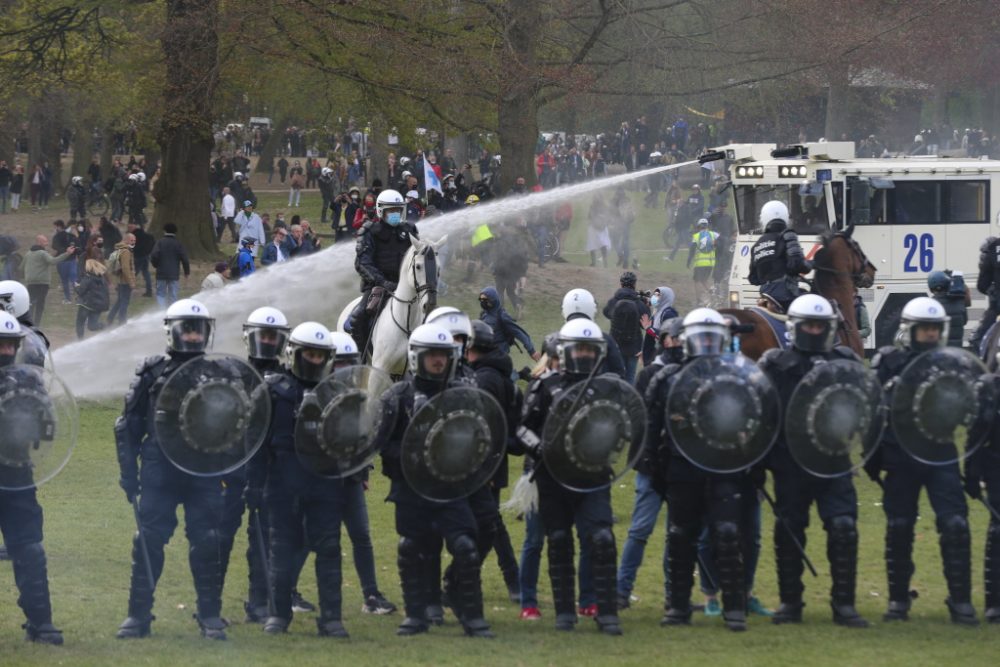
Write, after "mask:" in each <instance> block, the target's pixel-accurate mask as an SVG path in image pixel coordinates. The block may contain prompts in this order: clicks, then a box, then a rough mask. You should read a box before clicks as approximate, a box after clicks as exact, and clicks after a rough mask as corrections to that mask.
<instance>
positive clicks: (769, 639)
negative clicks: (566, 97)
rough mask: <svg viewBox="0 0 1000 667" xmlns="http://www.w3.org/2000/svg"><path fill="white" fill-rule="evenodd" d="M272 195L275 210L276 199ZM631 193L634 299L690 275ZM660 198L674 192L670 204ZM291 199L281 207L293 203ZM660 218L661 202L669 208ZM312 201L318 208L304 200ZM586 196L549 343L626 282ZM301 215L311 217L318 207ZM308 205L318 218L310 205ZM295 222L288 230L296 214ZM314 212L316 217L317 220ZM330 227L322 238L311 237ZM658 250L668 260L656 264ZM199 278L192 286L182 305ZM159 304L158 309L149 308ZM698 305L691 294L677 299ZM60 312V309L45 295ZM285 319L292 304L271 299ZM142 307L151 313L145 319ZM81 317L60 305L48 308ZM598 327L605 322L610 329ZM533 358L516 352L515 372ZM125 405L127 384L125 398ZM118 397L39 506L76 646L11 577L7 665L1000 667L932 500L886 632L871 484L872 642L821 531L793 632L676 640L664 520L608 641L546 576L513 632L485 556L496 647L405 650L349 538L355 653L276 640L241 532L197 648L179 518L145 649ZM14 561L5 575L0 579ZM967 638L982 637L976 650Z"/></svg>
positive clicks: (154, 344)
mask: <svg viewBox="0 0 1000 667" xmlns="http://www.w3.org/2000/svg"><path fill="white" fill-rule="evenodd" d="M310 195H311V196H312V198H313V199H314V200H315V201H314V202H312V203H313V204H318V194H316V193H306V194H305V195H304V196H303V202H304V204H305V203H308V202H310V201H311V199H310ZM285 196H286V195H278V194H274V195H272V194H270V193H262V199H263V201H262V207H261V208H262V210H269V211H272V212H273V211H276V210H287V209H282V208H281V207H280V206H277V205H276V204H280V203H282V202H281V201H280V200H283V199H284V197H285ZM268 197H275V198H276V199H275V200H274V203H271V202H270V200H269V199H267V198H268ZM633 197H636V198H637V200H636V202H635V203H636V210H637V213H638V215H639V220H640V221H639V223H637V225H636V228H635V231H634V233H633V245H634V246H635V247H637V248H639V249H640V252H641V251H643V250H644V251H645V252H646V253H647V254H649V255H650V257H651V258H652V259H651V260H650V261H647V260H645V259H644V258H643V257H644V255H643V254H640V255H639V256H640V262H641V263H642V266H641V269H640V271H639V276H640V286H642V287H645V286H647V285H648V286H655V285H659V284H671V285H672V284H675V283H680V284H683V283H684V281H685V278H683V277H681V276H678V275H677V274H676V273H671V272H670V271H671V270H680V269H679V267H678V266H677V265H676V263H675V264H674V265H668V264H667V263H665V262H664V261H663V260H662V250H661V247H662V245H657V244H661V242H660V241H659V238H660V233H661V232H662V219H663V218H662V217H661V216H662V212H661V210H659V209H658V210H657V211H656V212H655V213H654V212H653V211H649V212H647V211H646V210H644V209H642V208H641V199H638V197H640V195H638V194H633ZM661 200H662V196H661ZM284 202H287V200H284ZM661 205H662V201H661ZM310 206H312V204H310ZM585 206H586V199H585V198H582V200H581V201H580V202H578V205H577V212H576V217H575V220H574V224H573V230H572V232H571V234H570V236H569V242H568V243H567V251H568V253H569V254H568V258H569V259H570V263H569V264H565V265H556V264H550V265H547V266H545V267H543V268H541V269H539V268H538V267H536V266H535V265H532V266H531V269H530V272H529V287H528V290H527V291H526V295H525V296H526V308H525V312H524V316H523V318H522V322H521V323H522V324H523V325H524V326H525V327H526V328H527V330H528V331H529V332H530V333H531V334H532V335H533V337H534V338H535V340H536V341H540V339H541V337H542V335H543V334H544V333H545V332H547V331H551V330H554V329H556V328H558V326H559V324H560V322H561V316H560V313H559V310H558V307H555V304H557V303H558V302H559V300H560V299H561V297H562V294H563V293H564V292H565V291H566V290H567V289H569V288H570V287H575V286H585V287H588V288H590V289H591V290H592V291H594V293H595V295H596V297H597V300H598V302H599V303H603V301H604V300H605V299H606V298H607V297H608V296H610V295H611V293H612V292H613V290H614V288H615V287H617V275H618V270H615V269H613V268H609V269H602V268H595V269H592V268H590V267H589V266H586V265H587V264H589V258H588V257H586V256H585V255H575V254H572V253H573V252H576V251H580V250H582V240H581V239H582V238H584V237H585V224H586V223H585V221H586V208H585ZM306 208H307V207H306V206H304V207H303V210H306ZM312 208H313V210H315V209H317V208H318V205H316V206H312ZM286 217H289V218H290V215H287V216H286ZM317 217H318V216H315V215H313V218H310V219H311V220H314V219H315V218H317ZM314 226H315V227H316V228H317V229H319V226H318V225H314ZM653 253H657V254H658V255H659V258H657V255H655V254H653ZM463 271H464V267H462V266H456V267H455V270H454V271H453V272H452V274H449V275H448V276H447V277H448V278H449V282H450V284H451V289H452V291H451V292H450V293H449V295H448V296H447V297H446V298H443V299H442V300H441V301H442V303H444V304H454V305H457V306H459V307H461V308H465V309H467V310H468V311H469V312H470V313H476V312H477V309H476V307H475V306H476V297H477V295H478V291H479V289H481V287H482V286H484V285H486V284H489V283H490V282H492V279H491V278H490V277H489V276H487V275H480V276H477V277H476V278H475V279H474V280H472V281H464V280H462V279H461V278H462V272H463ZM199 282H200V277H199V278H198V280H197V281H195V280H192V281H191V283H190V284H189V286H188V290H186V291H185V293H188V292H190V291H192V289H193V288H196V287H197V284H198V283H199ZM144 301H148V300H144ZM679 301H680V304H681V306H682V309H683V308H684V307H686V303H685V300H684V298H683V294H682V295H681V296H680V298H679ZM50 304H52V301H51V299H50ZM274 305H278V306H280V304H274ZM147 307H148V306H147ZM61 309H64V310H66V311H70V310H71V309H70V308H69V307H62V306H56V307H53V310H61ZM46 318H47V322H46V329H47V330H49V331H50V333H51V334H54V335H53V337H54V338H56V339H65V338H66V337H67V334H68V331H67V327H71V325H72V321H71V318H70V313H69V312H60V313H57V314H55V315H54V316H53V317H52V319H51V320H50V319H49V316H48V315H47V316H46ZM599 321H601V323H602V324H603V325H604V326H607V323H606V321H604V320H602V319H600V318H599ZM161 349H162V339H160V338H159V337H156V338H155V339H153V340H150V341H149V352H150V353H151V354H153V353H157V352H159V351H160V350H161ZM526 363H528V360H527V358H526V357H525V356H524V355H523V353H521V352H515V364H516V365H517V366H521V365H524V364H526ZM121 389H122V393H124V391H125V387H122V388H121ZM120 403H121V401H120V399H115V400H109V401H106V402H86V403H83V404H82V405H81V430H80V439H79V444H78V447H77V450H76V452H75V454H74V457H73V459H72V460H71V461H70V463H69V465H68V466H67V468H66V469H65V471H64V472H63V473H62V474H61V475H60V476H59V477H57V478H56V479H55V480H53V481H52V482H51V483H49V484H47V485H46V486H44V487H43V488H42V489H41V491H40V493H39V496H40V499H41V502H42V505H43V507H44V509H45V518H46V522H45V526H46V548H47V550H48V555H49V570H50V573H49V574H50V583H51V590H52V600H53V607H54V617H55V618H54V620H55V622H56V624H57V625H58V626H59V627H61V628H62V629H63V630H64V632H65V633H66V646H64V647H61V648H53V647H39V646H34V645H30V644H27V643H26V642H24V641H23V640H22V639H21V630H20V629H19V626H20V624H21V623H22V622H23V618H22V616H21V613H20V610H19V609H18V608H17V607H16V590H15V588H14V585H13V577H12V576H11V575H10V574H9V571H8V572H7V574H5V575H4V576H7V577H9V578H8V579H7V582H8V584H7V585H6V586H4V587H3V588H2V589H0V655H2V656H3V659H2V664H4V665H22V664H46V665H50V664H52V663H53V662H59V663H65V664H70V665H107V664H112V663H120V664H124V665H133V664H136V665H138V664H156V665H176V664H190V665H201V664H205V665H218V664H252V665H287V664H290V663H294V664H327V663H330V662H333V661H337V662H341V661H343V662H348V661H353V660H358V661H359V662H365V663H374V664H420V665H423V664H427V665H430V664H441V665H449V664H461V665H478V664H491V665H492V664H532V665H538V664H542V665H544V664H568V665H577V664H595V663H597V662H600V663H607V664H609V665H630V664H649V663H650V662H651V661H654V660H658V661H661V662H668V663H686V664H691V663H694V662H702V663H719V664H768V665H782V664H802V663H808V664H817V665H818V664H835V665H874V664H878V665H882V664H886V665H896V664H898V665H914V664H942V663H948V662H951V661H952V660H954V659H956V658H959V659H961V661H962V663H963V664H968V665H977V664H984V665H985V664H993V663H995V658H994V654H995V650H994V645H995V644H994V642H993V641H991V640H992V639H993V638H994V634H995V633H996V631H997V629H996V628H992V627H984V628H979V629H975V630H970V629H966V628H959V627H953V626H951V625H950V624H949V623H948V621H947V610H946V609H945V606H944V604H943V601H944V599H945V597H946V595H947V593H946V590H945V586H944V580H943V577H942V575H941V566H940V557H939V555H938V548H937V535H936V531H935V529H934V517H933V513H932V512H931V511H930V508H929V507H928V506H927V504H926V502H924V503H923V504H922V505H921V517H920V519H919V521H918V523H917V538H916V545H915V560H916V563H917V573H916V575H915V577H914V582H913V583H914V585H913V588H914V589H916V590H917V591H919V594H920V597H919V599H918V600H916V601H915V603H914V610H913V613H912V620H911V621H910V622H909V623H907V624H897V625H886V624H884V623H881V622H880V615H881V612H882V611H883V610H884V607H885V604H886V599H885V568H884V562H883V558H882V540H883V535H884V517H883V514H882V510H881V507H880V505H879V496H878V490H877V487H876V486H875V485H874V484H873V483H871V482H870V481H868V479H867V478H865V477H863V476H862V477H859V478H858V480H857V484H858V490H859V498H860V503H859V514H860V533H861V558H860V561H861V565H860V572H859V577H858V587H857V590H858V607H859V610H860V611H861V613H862V614H864V615H865V616H866V617H867V618H869V620H871V621H873V622H874V627H873V628H871V629H869V630H867V631H849V630H846V629H843V628H839V627H835V626H833V625H832V623H831V622H830V612H829V607H828V604H827V597H828V591H829V586H830V583H829V569H828V566H827V563H826V558H825V546H824V545H825V536H824V535H823V532H822V527H821V525H819V521H818V519H815V518H814V522H813V526H812V527H811V529H810V533H809V538H810V541H809V546H808V550H809V553H810V556H811V558H812V560H813V562H814V563H815V564H816V566H817V568H818V570H819V572H820V578H819V579H813V578H811V577H810V576H809V575H808V574H807V575H806V586H807V591H806V599H807V602H808V607H807V608H806V613H805V616H806V619H805V623H803V625H801V626H798V627H788V626H782V627H776V626H772V625H771V624H770V623H769V622H768V621H767V619H764V618H760V617H752V618H751V620H750V630H749V632H747V633H744V634H733V633H730V632H727V631H726V630H725V629H724V628H723V626H722V623H721V621H720V620H719V619H707V618H705V617H703V616H696V618H695V622H694V626H693V627H691V628H671V629H664V628H661V627H660V626H659V619H660V616H661V614H662V603H663V601H662V590H663V581H662V574H661V568H660V560H661V555H662V549H663V538H664V529H663V520H662V516H661V521H660V523H659V525H658V526H657V529H656V531H655V532H654V534H653V536H652V538H651V540H650V546H649V550H648V552H647V558H646V561H645V564H644V567H643V568H642V569H641V570H640V574H639V578H638V581H637V585H636V591H635V593H636V595H638V597H639V601H638V602H635V603H633V606H632V608H631V609H629V610H626V611H623V612H622V618H623V624H624V630H625V633H626V635H625V637H623V638H619V639H614V638H609V637H604V636H601V635H599V634H598V633H597V632H596V629H595V627H594V624H593V622H592V621H590V620H589V619H581V622H580V625H579V626H578V628H577V631H576V632H575V633H573V634H572V635H566V634H561V633H556V632H555V630H554V629H553V628H552V623H553V620H554V619H553V612H552V607H551V597H550V595H549V586H548V580H547V576H546V575H545V564H544V563H543V568H542V572H543V574H542V577H541V580H540V582H539V584H540V585H539V593H540V597H541V600H542V614H543V619H542V621H541V622H538V623H526V622H523V621H520V620H518V618H517V614H518V608H517V606H516V605H513V604H511V603H510V602H509V601H508V600H507V597H506V590H505V588H504V586H503V581H502V578H501V576H500V573H499V571H498V568H497V567H496V564H495V559H494V558H493V557H491V558H490V559H489V561H488V562H487V564H486V566H485V567H484V591H485V598H486V616H487V619H488V620H489V621H490V622H491V623H492V624H493V627H494V629H495V631H496V632H497V635H498V638H497V639H496V640H493V641H491V642H487V641H474V640H468V639H465V638H464V637H462V636H461V630H460V628H459V626H458V625H457V623H456V621H455V620H454V618H453V617H451V616H449V617H448V623H447V625H446V626H445V627H443V628H435V629H433V630H432V631H431V633H430V634H429V635H427V636H422V637H417V638H412V639H406V640H404V639H400V638H397V637H396V636H395V635H394V631H395V626H396V624H397V623H398V622H399V620H400V616H399V615H398V614H397V615H394V616H390V617H375V616H367V615H363V614H361V613H360V605H361V594H360V591H359V587H358V582H357V577H356V575H355V573H354V570H353V564H352V562H351V550H350V544H349V541H348V539H347V537H346V535H345V536H344V542H343V551H344V571H345V577H344V596H345V602H344V621H345V624H346V625H347V628H348V630H349V631H350V632H351V636H352V638H351V640H349V641H346V642H336V641H333V640H321V639H319V638H318V637H316V635H315V625H314V623H313V617H314V616H315V614H301V615H298V616H297V617H296V619H295V622H293V624H292V627H291V632H290V634H289V635H288V636H285V637H270V636H266V635H264V633H263V632H262V631H261V629H260V628H259V627H258V626H252V625H244V624H243V623H242V617H243V610H242V600H243V596H244V595H245V593H246V562H245V558H243V556H242V554H243V553H245V551H246V534H245V532H241V534H240V535H239V536H238V539H237V544H236V547H235V548H234V551H233V553H234V558H233V560H232V564H231V567H230V570H229V572H230V574H229V577H228V583H227V586H226V590H225V594H224V605H223V613H224V615H225V616H227V617H228V618H229V619H230V620H231V621H233V622H234V625H233V626H232V628H231V629H230V631H229V636H230V641H228V642H226V643H213V642H207V641H205V640H201V639H200V638H199V637H198V632H197V628H196V626H195V623H194V621H193V620H192V619H191V614H192V613H193V611H194V593H193V586H192V583H191V578H190V573H189V571H188V567H187V558H186V548H187V547H186V541H185V540H184V539H183V521H182V523H181V527H180V528H179V529H178V533H177V535H176V536H175V539H174V540H173V541H172V542H171V543H170V545H168V547H167V554H168V555H167V563H166V568H165V570H164V575H163V577H162V579H161V582H160V586H159V589H158V591H157V603H156V607H155V610H154V611H155V613H156V615H157V621H156V623H154V625H153V632H154V635H153V636H152V637H151V638H149V639H146V640H142V641H138V642H120V641H117V640H115V639H114V632H115V629H116V628H117V625H118V624H119V623H120V622H121V620H122V619H123V618H124V616H125V611H126V603H127V598H128V583H129V572H130V564H129V561H130V551H131V538H132V534H133V532H134V524H133V521H132V514H131V509H130V508H129V506H128V504H127V503H126V502H125V499H124V496H123V494H122V492H121V491H120V490H119V489H118V486H117V477H118V471H117V466H116V461H115V455H114V444H113V439H112V431H111V429H112V423H113V420H114V418H115V416H116V415H117V413H118V411H119V410H120ZM510 465H511V470H512V471H515V472H516V471H519V470H520V465H521V461H520V459H517V458H512V459H511V463H510ZM387 490H388V480H386V479H385V478H384V477H382V476H381V474H379V473H378V472H376V473H375V474H374V475H373V476H372V486H371V489H370V491H369V496H368V497H369V512H370V515H371V522H372V539H373V542H374V545H375V553H376V565H377V568H378V572H379V579H380V582H379V583H380V586H381V588H382V590H383V591H384V592H385V593H386V595H387V596H388V597H389V598H390V599H392V600H393V601H394V602H396V603H397V604H400V605H401V603H402V596H401V594H400V590H399V581H398V575H397V573H396V567H395V544H396V536H395V531H394V529H393V515H392V506H391V505H389V504H387V503H384V502H382V500H383V499H384V497H385V495H386V493H387ZM613 502H614V510H615V515H616V517H617V519H618V521H617V523H616V525H615V533H616V535H617V539H618V544H619V551H620V549H621V545H622V544H623V543H624V540H625V538H626V535H627V530H628V525H629V519H630V512H631V503H632V485H631V475H629V476H628V477H626V478H625V479H623V480H621V482H620V483H618V484H616V486H615V487H614V489H613ZM971 519H972V525H973V550H974V551H973V553H974V554H975V558H974V562H973V566H974V567H973V571H974V595H975V598H974V601H975V602H976V605H977V607H978V608H979V610H980V612H981V611H982V563H981V560H982V558H981V554H982V549H983V542H984V538H985V529H986V524H987V515H986V512H985V511H984V510H983V509H982V508H981V507H979V506H978V505H975V506H973V507H972V510H971ZM507 522H508V527H509V529H510V532H511V535H512V538H513V541H514V544H515V548H518V547H519V546H520V543H521V541H522V538H523V523H522V522H520V521H517V520H516V519H515V518H514V517H507ZM772 530H773V517H772V516H771V513H770V511H769V510H767V509H765V510H764V530H763V535H762V540H763V544H764V547H763V551H762V555H761V562H760V566H759V568H758V576H757V584H756V593H757V595H758V596H759V597H760V598H761V599H762V600H763V601H764V602H765V603H766V604H768V605H769V606H771V607H773V606H775V605H776V604H777V602H778V600H777V593H776V585H775V576H774V558H773V550H772V548H771V534H772ZM311 562H312V561H311V560H310V563H309V564H308V565H307V567H306V570H305V571H304V574H303V577H302V583H301V589H302V591H303V593H304V594H305V596H306V597H307V598H308V599H310V600H313V601H316V599H317V598H316V587H315V576H314V574H313V573H312V569H311ZM9 568H10V565H9V563H0V572H4V571H7V570H8V569H9ZM970 640H971V641H970Z"/></svg>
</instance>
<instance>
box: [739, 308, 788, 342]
mask: <svg viewBox="0 0 1000 667" xmlns="http://www.w3.org/2000/svg"><path fill="white" fill-rule="evenodd" d="M747 310H750V311H753V312H754V313H757V314H758V315H760V316H761V318H763V320H764V321H765V322H767V326H769V327H770V328H771V331H772V333H774V337H775V338H776V339H777V340H778V346H779V347H780V348H781V349H782V350H785V349H788V316H787V315H779V314H777V313H772V312H771V311H769V310H767V309H765V308H761V307H759V306H750V307H749V308H747Z"/></svg>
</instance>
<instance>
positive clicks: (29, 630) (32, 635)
mask: <svg viewBox="0 0 1000 667" xmlns="http://www.w3.org/2000/svg"><path fill="white" fill-rule="evenodd" d="M21 627H22V628H24V638H25V639H27V640H28V641H29V642H35V643H36V644H51V645H52V646H62V643H63V634H62V630H60V629H59V628H57V627H56V626H54V625H52V624H51V623H42V624H35V623H32V622H30V621H29V622H28V623H25V624H24V625H22V626H21Z"/></svg>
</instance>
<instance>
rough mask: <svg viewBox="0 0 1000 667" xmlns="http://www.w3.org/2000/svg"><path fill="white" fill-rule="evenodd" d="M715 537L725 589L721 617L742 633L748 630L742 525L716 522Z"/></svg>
mask: <svg viewBox="0 0 1000 667" xmlns="http://www.w3.org/2000/svg"><path fill="white" fill-rule="evenodd" d="M734 498H735V499H738V496H735V497H734ZM712 538H713V540H712V541H713V546H714V547H715V564H716V567H717V570H718V574H719V588H720V589H721V591H722V620H723V621H724V622H725V624H726V627H727V628H729V629H730V630H732V631H733V632H743V631H745V630H746V629H747V593H746V576H745V575H744V573H743V551H742V549H741V542H740V528H739V525H738V524H737V523H735V522H733V521H719V522H716V523H715V524H714V525H713V526H712Z"/></svg>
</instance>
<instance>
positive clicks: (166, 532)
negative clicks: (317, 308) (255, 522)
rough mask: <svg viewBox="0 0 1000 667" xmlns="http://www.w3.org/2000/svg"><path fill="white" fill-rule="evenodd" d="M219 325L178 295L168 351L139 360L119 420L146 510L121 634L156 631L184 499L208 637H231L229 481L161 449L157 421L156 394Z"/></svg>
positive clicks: (171, 311)
mask: <svg viewBox="0 0 1000 667" xmlns="http://www.w3.org/2000/svg"><path fill="white" fill-rule="evenodd" d="M214 327H215V320H214V319H213V318H212V317H211V316H210V315H209V312H208V309H207V308H206V307H205V306H204V305H203V304H201V303H199V302H198V301H195V300H194V299H181V300H180V301H177V302H175V303H173V304H172V305H171V306H170V308H168V309H167V313H166V317H165V318H164V328H165V329H166V333H167V354H166V356H159V355H158V356H153V357H148V358H147V359H146V360H144V361H143V362H142V363H140V364H139V367H138V369H137V370H136V378H135V380H133V381H132V386H131V387H129V390H128V393H127V394H126V395H125V409H124V410H123V411H122V414H121V416H120V417H119V418H118V420H117V421H116V422H115V444H116V446H117V450H118V465H119V468H120V471H121V478H120V480H119V484H120V485H121V487H122V489H123V490H124V491H125V497H126V498H127V499H128V501H129V502H135V499H136V498H137V497H138V517H139V518H138V521H139V532H137V534H136V536H135V538H134V539H133V541H132V582H131V587H130V590H129V602H128V617H127V618H126V619H125V621H124V622H123V623H122V624H121V627H120V628H119V629H118V635H117V636H118V638H119V639H134V638H139V637H146V636H148V635H149V632H150V624H151V623H152V621H153V620H154V616H153V614H152V611H153V592H154V591H155V589H156V582H157V580H158V579H159V577H160V574H161V573H162V571H163V561H164V553H163V550H164V547H165V546H166V544H167V542H168V541H169V540H170V537H171V536H172V535H173V533H174V529H175V528H176V527H177V506H178V505H180V504H183V505H184V518H185V532H186V535H187V538H188V543H189V545H190V550H189V561H190V564H191V574H192V576H193V577H194V587H195V593H196V594H197V598H198V612H197V614H195V619H196V620H197V621H198V625H199V626H200V627H201V634H202V636H203V637H208V638H211V639H225V638H226V632H225V627H226V624H225V622H224V621H223V620H222V618H220V616H219V614H220V611H221V608H222V565H221V562H220V559H219V549H220V546H221V531H220V519H221V516H222V511H223V496H222V483H221V481H220V480H219V478H218V477H198V476H195V475H191V474H188V473H186V472H183V471H181V470H180V469H179V468H177V467H176V466H174V464H173V463H171V462H170V461H169V460H168V459H167V457H166V455H165V454H164V452H163V450H162V449H161V445H160V443H159V442H158V440H157V434H156V430H155V429H154V412H155V409H156V400H157V397H158V396H159V394H160V392H161V390H162V389H163V386H164V384H165V383H166V381H167V379H168V378H169V377H170V376H171V374H173V373H174V372H175V371H176V370H177V369H178V368H179V367H180V366H181V365H182V364H184V363H185V362H187V361H189V360H191V359H193V358H195V357H198V356H200V355H203V354H204V353H205V350H206V349H207V348H208V346H209V344H210V339H211V336H212V330H213V329H214ZM139 460H141V461H142V465H141V467H140V465H139ZM143 541H145V544H143ZM144 552H146V553H148V557H149V564H150V566H151V569H152V576H153V581H150V580H149V579H148V577H147V574H146V569H145V567H144V558H145V554H144Z"/></svg>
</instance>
